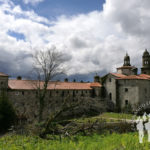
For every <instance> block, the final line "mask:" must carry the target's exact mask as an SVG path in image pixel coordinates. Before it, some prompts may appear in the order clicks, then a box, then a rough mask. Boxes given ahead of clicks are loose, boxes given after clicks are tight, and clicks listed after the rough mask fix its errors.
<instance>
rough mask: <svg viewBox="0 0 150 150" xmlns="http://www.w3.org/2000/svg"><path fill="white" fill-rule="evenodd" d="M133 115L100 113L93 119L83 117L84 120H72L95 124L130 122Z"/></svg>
mask: <svg viewBox="0 0 150 150" xmlns="http://www.w3.org/2000/svg"><path fill="white" fill-rule="evenodd" d="M132 119H133V114H125V113H102V114H101V115H98V116H94V117H85V118H78V119H72V120H74V121H76V122H80V123H86V122H88V121H90V122H95V121H96V120H98V121H106V122H119V121H122V120H132Z"/></svg>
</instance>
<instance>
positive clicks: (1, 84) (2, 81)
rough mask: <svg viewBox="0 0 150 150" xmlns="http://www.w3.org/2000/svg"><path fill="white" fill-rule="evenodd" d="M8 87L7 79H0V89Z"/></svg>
mask: <svg viewBox="0 0 150 150" xmlns="http://www.w3.org/2000/svg"><path fill="white" fill-rule="evenodd" d="M7 87H8V77H3V76H2V77H0V89H3V88H7Z"/></svg>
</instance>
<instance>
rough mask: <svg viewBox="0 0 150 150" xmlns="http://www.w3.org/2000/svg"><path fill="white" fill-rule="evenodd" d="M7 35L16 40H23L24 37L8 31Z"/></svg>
mask: <svg viewBox="0 0 150 150" xmlns="http://www.w3.org/2000/svg"><path fill="white" fill-rule="evenodd" d="M7 33H8V35H10V36H12V37H15V38H16V39H17V40H25V36H24V34H22V33H17V32H14V31H8V32H7Z"/></svg>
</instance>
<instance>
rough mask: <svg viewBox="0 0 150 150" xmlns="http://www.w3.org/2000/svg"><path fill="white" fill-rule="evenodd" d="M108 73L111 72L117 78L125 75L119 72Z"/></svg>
mask: <svg viewBox="0 0 150 150" xmlns="http://www.w3.org/2000/svg"><path fill="white" fill-rule="evenodd" d="M110 74H112V75H113V76H115V77H118V78H123V77H126V75H124V74H119V73H110Z"/></svg>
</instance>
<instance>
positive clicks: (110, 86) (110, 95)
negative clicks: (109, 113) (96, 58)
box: [104, 74, 116, 104]
mask: <svg viewBox="0 0 150 150" xmlns="http://www.w3.org/2000/svg"><path fill="white" fill-rule="evenodd" d="M104 87H105V90H106V97H107V99H108V100H110V101H113V103H114V104H116V79H115V77H114V76H112V75H111V74H108V76H107V78H106V80H105V83H104Z"/></svg>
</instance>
